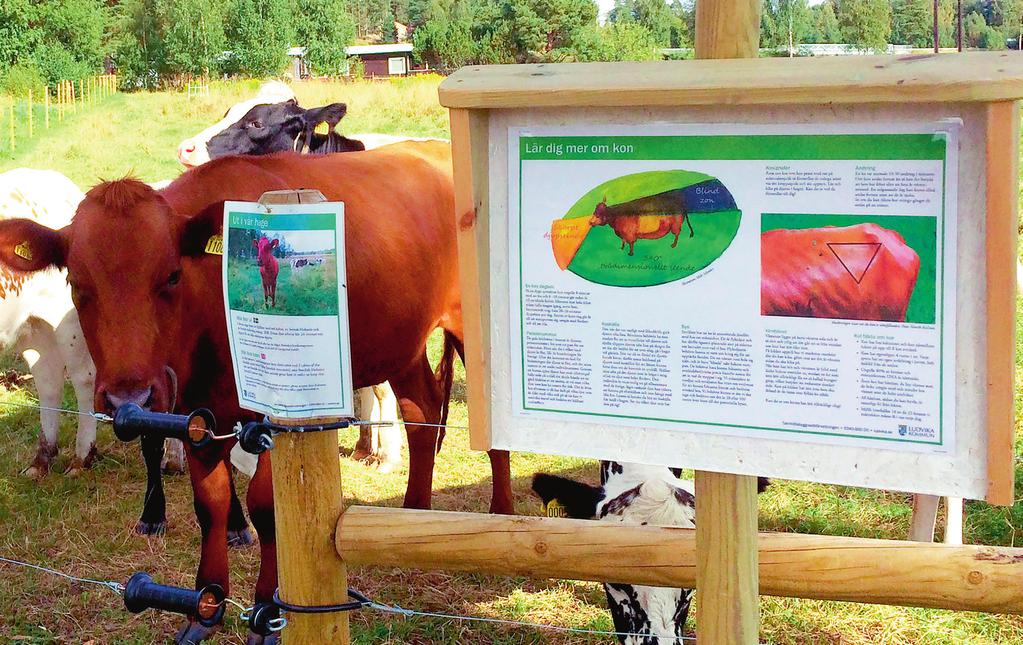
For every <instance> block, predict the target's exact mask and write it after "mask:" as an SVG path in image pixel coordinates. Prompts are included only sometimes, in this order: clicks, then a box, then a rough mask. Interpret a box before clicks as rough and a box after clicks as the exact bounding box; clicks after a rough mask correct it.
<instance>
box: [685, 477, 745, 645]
mask: <svg viewBox="0 0 1023 645" xmlns="http://www.w3.org/2000/svg"><path fill="white" fill-rule="evenodd" d="M696 553H697V563H696V565H697V566H696V586H697V588H699V589H700V597H701V598H713V599H714V600H713V602H709V603H700V605H699V608H698V610H697V613H696V633H697V635H698V636H699V639H700V641H701V642H707V643H729V644H735V645H746V644H749V645H753V644H755V643H757V642H758V633H759V630H760V619H759V612H760V605H759V599H758V597H757V590H758V588H759V587H758V582H757V478H756V477H750V476H745V475H728V474H724V473H711V472H703V471H697V473H696Z"/></svg>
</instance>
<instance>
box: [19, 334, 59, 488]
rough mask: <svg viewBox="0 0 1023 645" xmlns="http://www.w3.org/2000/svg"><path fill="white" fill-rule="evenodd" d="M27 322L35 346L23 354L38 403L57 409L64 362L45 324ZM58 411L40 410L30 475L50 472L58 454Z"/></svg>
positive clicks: (27, 473)
mask: <svg viewBox="0 0 1023 645" xmlns="http://www.w3.org/2000/svg"><path fill="white" fill-rule="evenodd" d="M29 324H32V325H33V327H35V329H33V331H32V340H33V341H35V342H33V343H32V345H33V347H34V348H38V349H26V350H25V351H24V352H22V356H23V357H24V358H25V361H26V362H27V363H28V369H29V371H30V372H32V380H33V381H35V384H36V392H37V393H38V395H39V405H40V406H41V407H42V408H60V407H61V394H62V390H63V389H64V361H63V359H62V358H61V355H60V352H59V351H57V346H56V339H55V338H54V337H53V332H52V331H50V330H48V329H42V327H43V325H44V323H42V322H41V321H40V322H39V323H33V322H30V323H29ZM59 414H60V413H59V412H57V411H56V410H46V409H41V410H39V447H38V448H37V449H36V456H35V458H34V459H33V460H32V464H31V465H30V466H29V467H28V468H27V469H26V470H25V474H26V475H27V476H29V477H43V476H45V475H46V473H48V472H49V471H50V464H51V463H52V462H53V459H54V457H56V456H57V430H58V429H59V427H60V419H59Z"/></svg>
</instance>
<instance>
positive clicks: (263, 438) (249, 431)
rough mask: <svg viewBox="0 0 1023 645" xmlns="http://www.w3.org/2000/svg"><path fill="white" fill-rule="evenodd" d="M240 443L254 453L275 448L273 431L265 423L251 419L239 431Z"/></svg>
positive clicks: (247, 450)
mask: <svg viewBox="0 0 1023 645" xmlns="http://www.w3.org/2000/svg"><path fill="white" fill-rule="evenodd" d="M238 445H240V446H241V447H242V450H244V451H245V452H248V453H251V454H253V455H258V454H260V453H263V452H266V451H267V450H273V447H274V440H273V431H272V430H271V429H270V426H268V425H266V424H265V423H259V422H258V421H250V422H248V423H246V424H245V425H243V426H242V429H241V430H239V431H238Z"/></svg>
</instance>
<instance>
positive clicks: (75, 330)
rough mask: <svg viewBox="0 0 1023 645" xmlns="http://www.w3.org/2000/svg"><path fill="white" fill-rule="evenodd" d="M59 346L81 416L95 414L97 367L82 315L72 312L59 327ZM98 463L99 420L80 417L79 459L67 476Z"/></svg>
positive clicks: (76, 442) (77, 440)
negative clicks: (88, 343)
mask: <svg viewBox="0 0 1023 645" xmlns="http://www.w3.org/2000/svg"><path fill="white" fill-rule="evenodd" d="M57 344H58V346H59V347H60V350H61V353H62V354H63V356H64V365H65V366H66V368H67V374H68V378H70V380H71V385H72V386H73V387H74V390H75V400H76V402H77V403H78V411H79V412H87V413H88V412H92V411H93V409H92V405H93V397H94V396H95V390H96V367H95V365H93V362H92V357H91V356H90V355H89V349H88V347H86V346H85V336H84V335H83V334H82V327H81V325H80V324H79V322H78V312H76V311H75V310H74V309H72V310H71V311H70V312H68V314H67V315H66V316H65V317H64V320H62V321H61V323H60V324H59V325H57ZM94 461H96V417H94V416H91V415H87V414H83V415H81V416H79V417H78V435H77V437H76V439H75V457H74V459H73V460H72V461H71V464H70V465H69V466H68V468H67V471H66V473H67V474H68V475H71V476H74V475H77V474H78V473H80V472H81V471H82V470H83V469H85V468H89V467H91V466H92V464H93V462H94Z"/></svg>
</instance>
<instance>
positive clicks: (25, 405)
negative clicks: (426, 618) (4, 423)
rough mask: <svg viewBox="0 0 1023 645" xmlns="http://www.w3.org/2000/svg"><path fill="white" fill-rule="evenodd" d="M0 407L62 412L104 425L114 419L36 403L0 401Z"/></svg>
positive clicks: (106, 415) (98, 413) (100, 413)
mask: <svg viewBox="0 0 1023 645" xmlns="http://www.w3.org/2000/svg"><path fill="white" fill-rule="evenodd" d="M0 405H7V406H11V407H16V408H31V409H33V410H48V411H50V412H64V413H66V414H77V415H79V416H83V417H92V418H93V419H96V420H97V421H102V422H104V423H112V422H113V421H114V418H113V417H112V416H110V415H108V414H103V413H102V412H80V411H78V410H68V409H67V408H53V407H50V406H47V405H39V404H38V403H18V402H16V401H0Z"/></svg>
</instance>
